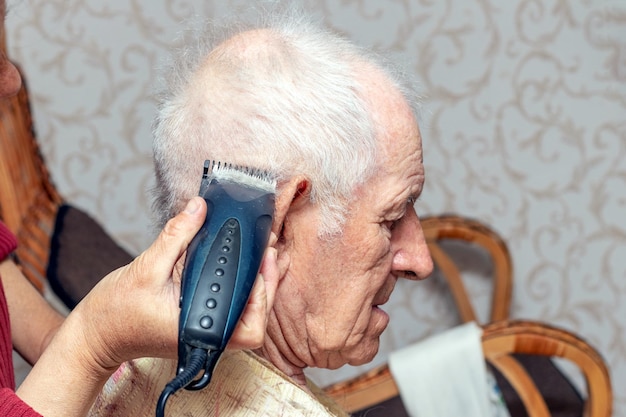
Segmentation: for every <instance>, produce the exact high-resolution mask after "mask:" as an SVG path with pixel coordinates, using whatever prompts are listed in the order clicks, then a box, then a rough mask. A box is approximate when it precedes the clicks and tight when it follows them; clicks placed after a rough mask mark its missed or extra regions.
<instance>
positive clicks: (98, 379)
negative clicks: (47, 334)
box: [17, 315, 115, 417]
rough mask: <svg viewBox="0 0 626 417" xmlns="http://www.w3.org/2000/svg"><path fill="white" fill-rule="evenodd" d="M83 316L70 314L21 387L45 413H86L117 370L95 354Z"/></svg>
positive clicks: (29, 400)
mask: <svg viewBox="0 0 626 417" xmlns="http://www.w3.org/2000/svg"><path fill="white" fill-rule="evenodd" d="M78 316H79V315H78ZM80 320H81V318H80V317H76V316H73V315H70V317H69V318H68V319H67V320H66V322H65V323H63V325H62V326H61V327H60V328H59V331H58V332H57V333H56V335H55V336H54V338H53V339H52V341H51V342H50V343H49V345H48V347H47V349H46V350H45V352H44V353H43V354H42V355H41V357H40V358H39V360H38V361H37V363H36V364H35V366H34V367H33V369H32V370H31V372H30V373H29V374H28V376H27V377H26V379H25V380H24V381H23V382H22V384H21V385H20V387H19V388H18V390H17V395H18V396H19V397H20V398H21V399H22V400H23V401H24V402H26V403H27V404H29V405H30V406H31V407H32V408H33V409H35V410H36V411H37V412H39V413H41V414H42V415H44V416H68V417H71V416H85V415H86V414H87V411H88V410H89V408H90V407H91V405H92V403H93V401H94V400H95V398H96V396H97V395H98V393H99V392H100V390H101V389H102V386H103V385H104V383H105V382H106V380H107V378H108V377H109V376H110V375H111V374H112V373H113V372H114V371H115V369H111V368H105V367H102V366H100V364H99V363H98V362H99V361H98V358H95V357H94V356H93V354H92V352H91V351H90V345H89V342H88V340H86V337H85V333H84V332H83V331H82V328H81V326H82V325H81V323H80Z"/></svg>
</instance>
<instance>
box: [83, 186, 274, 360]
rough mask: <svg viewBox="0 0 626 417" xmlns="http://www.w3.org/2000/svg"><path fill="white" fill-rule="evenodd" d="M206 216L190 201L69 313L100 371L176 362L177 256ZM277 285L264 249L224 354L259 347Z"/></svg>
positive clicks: (198, 202)
mask: <svg viewBox="0 0 626 417" xmlns="http://www.w3.org/2000/svg"><path fill="white" fill-rule="evenodd" d="M206 210H207V208H206V202H205V201H204V199H202V198H200V197H195V198H193V199H192V200H190V201H189V203H188V205H187V207H186V208H185V210H184V211H183V212H182V213H180V214H179V215H178V216H176V217H175V218H173V219H171V220H170V221H169V222H168V223H167V224H166V226H165V228H164V229H163V231H162V232H161V233H160V234H159V236H158V237H157V239H156V241H155V242H154V243H153V244H152V245H151V246H150V248H148V249H147V250H146V251H145V252H143V253H142V254H141V255H139V256H138V257H137V258H136V259H135V260H134V261H133V262H132V263H130V264H129V265H126V266H124V267H121V268H119V269H117V270H115V271H113V272H112V273H110V274H109V275H107V276H106V277H105V278H104V279H103V280H101V281H100V283H98V285H97V286H96V287H95V288H94V289H93V290H92V291H91V292H90V294H89V295H88V296H87V297H85V299H84V300H83V301H82V302H81V303H80V304H79V305H78V306H77V307H76V309H75V311H74V312H72V314H74V313H76V314H77V315H80V317H81V321H82V323H83V325H84V327H85V329H84V331H85V334H86V335H88V336H87V337H86V342H87V343H88V344H89V345H90V348H91V350H92V351H93V355H94V358H95V359H96V360H97V361H98V363H100V364H101V366H103V367H105V368H108V369H115V368H117V366H119V364H120V363H122V362H124V361H126V360H129V359H133V358H136V357H146V356H150V357H167V358H176V357H177V352H178V351H177V345H178V318H179V312H180V309H179V299H180V277H181V274H182V268H183V263H184V256H183V254H184V253H185V251H186V249H187V246H188V245H189V243H190V241H191V239H192V238H193V237H194V235H195V234H196V233H197V231H198V230H199V229H200V227H201V226H202V223H203V222H204V219H205V216H206ZM277 285H278V268H277V266H276V253H275V249H273V248H270V249H268V250H267V252H266V254H265V258H264V260H263V263H262V267H261V274H260V275H259V276H258V277H257V280H256V282H255V284H254V287H253V291H252V294H251V296H250V300H249V301H248V305H247V306H246V309H245V310H244V313H243V315H242V318H241V320H240V322H239V323H238V325H237V327H236V329H235V332H234V333H233V337H232V339H231V343H230V344H229V348H257V347H259V346H260V345H261V344H262V343H263V339H264V335H265V327H266V323H267V316H268V314H269V310H270V309H271V307H272V304H273V300H274V295H275V293H276V287H277Z"/></svg>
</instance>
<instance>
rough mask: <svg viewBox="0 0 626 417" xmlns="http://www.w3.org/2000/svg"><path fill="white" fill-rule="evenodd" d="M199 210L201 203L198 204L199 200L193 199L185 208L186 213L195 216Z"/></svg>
mask: <svg viewBox="0 0 626 417" xmlns="http://www.w3.org/2000/svg"><path fill="white" fill-rule="evenodd" d="M198 208H200V203H199V202H198V200H197V199H195V198H192V199H191V200H189V202H188V203H187V207H185V213H189V214H193V213H195V212H196V211H198Z"/></svg>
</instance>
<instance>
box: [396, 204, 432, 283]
mask: <svg viewBox="0 0 626 417" xmlns="http://www.w3.org/2000/svg"><path fill="white" fill-rule="evenodd" d="M391 249H392V251H393V264H392V266H391V268H392V271H393V273H394V274H395V275H396V276H398V277H399V278H406V279H412V280H417V279H425V278H427V277H428V276H429V275H430V274H431V273H432V272H433V260H432V258H431V256H430V251H429V250H428V246H427V245H426V239H425V237H424V232H423V231H422V226H421V225H420V222H419V219H418V217H417V213H416V212H415V208H414V207H413V206H411V207H409V208H408V209H407V212H406V214H405V215H404V217H403V218H402V219H401V220H400V221H399V222H398V224H396V227H395V228H394V229H393V231H392V235H391Z"/></svg>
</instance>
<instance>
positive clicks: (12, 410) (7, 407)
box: [0, 388, 42, 417]
mask: <svg viewBox="0 0 626 417" xmlns="http://www.w3.org/2000/svg"><path fill="white" fill-rule="evenodd" d="M0 416H3V417H42V416H41V414H39V413H38V412H36V411H35V410H33V409H32V408H30V406H29V405H28V404H26V403H25V402H24V401H22V400H21V399H20V398H19V397H18V396H17V395H16V394H15V393H14V392H13V391H12V390H10V389H9V388H0Z"/></svg>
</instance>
